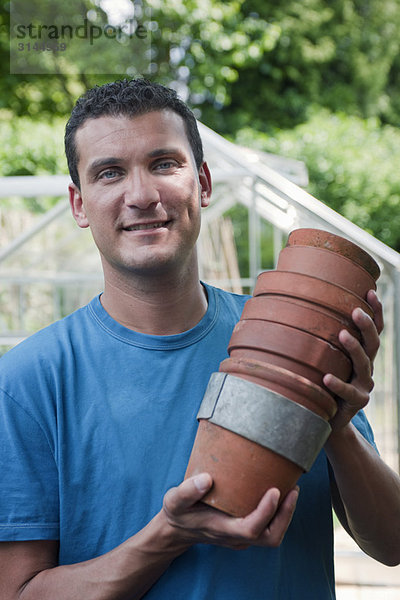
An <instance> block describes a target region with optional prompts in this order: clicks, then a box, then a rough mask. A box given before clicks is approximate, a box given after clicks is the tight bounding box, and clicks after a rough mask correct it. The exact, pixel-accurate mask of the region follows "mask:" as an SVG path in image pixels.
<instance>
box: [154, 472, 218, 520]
mask: <svg viewBox="0 0 400 600" xmlns="http://www.w3.org/2000/svg"><path fill="white" fill-rule="evenodd" d="M212 483H213V481H212V477H211V475H209V474H208V473H200V474H199V475H194V476H193V477H190V478H189V479H185V481H183V482H182V483H181V484H180V485H179V486H178V487H174V488H171V489H170V490H168V492H167V493H166V494H165V496H164V502H163V507H164V510H165V511H166V512H167V513H168V514H170V515H178V514H180V513H182V512H184V511H185V510H186V509H188V508H190V507H191V506H193V505H194V504H196V502H198V501H199V500H201V499H202V497H203V496H204V495H205V494H206V493H207V492H208V491H209V490H210V488H211V486H212Z"/></svg>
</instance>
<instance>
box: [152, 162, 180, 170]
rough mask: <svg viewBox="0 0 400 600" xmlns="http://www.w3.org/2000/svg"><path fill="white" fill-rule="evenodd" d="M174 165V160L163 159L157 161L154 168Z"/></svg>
mask: <svg viewBox="0 0 400 600" xmlns="http://www.w3.org/2000/svg"><path fill="white" fill-rule="evenodd" d="M175 165H176V162H175V161H174V160H164V161H163V162H159V163H158V164H157V165H156V169H161V170H165V169H171V168H172V167H174V166H175Z"/></svg>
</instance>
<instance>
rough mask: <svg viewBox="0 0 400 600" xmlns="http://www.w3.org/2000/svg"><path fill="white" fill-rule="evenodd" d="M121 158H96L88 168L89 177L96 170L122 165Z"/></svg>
mask: <svg viewBox="0 0 400 600" xmlns="http://www.w3.org/2000/svg"><path fill="white" fill-rule="evenodd" d="M122 162H123V161H122V159H121V158H116V157H115V156H110V157H107V158H98V159H97V160H94V161H93V162H92V163H91V165H90V166H89V168H88V173H89V175H94V174H95V172H96V171H97V170H98V169H101V168H103V167H107V166H110V165H120V164H121V163H122Z"/></svg>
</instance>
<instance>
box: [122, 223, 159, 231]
mask: <svg viewBox="0 0 400 600" xmlns="http://www.w3.org/2000/svg"><path fill="white" fill-rule="evenodd" d="M167 223H168V221H164V222H163V223H142V224H138V225H131V226H130V227H124V231H142V230H143V229H160V227H165V226H166V225H167Z"/></svg>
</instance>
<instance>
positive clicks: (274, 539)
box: [264, 487, 299, 547]
mask: <svg viewBox="0 0 400 600" xmlns="http://www.w3.org/2000/svg"><path fill="white" fill-rule="evenodd" d="M298 497H299V488H298V487H296V488H295V489H294V490H291V491H290V492H289V493H288V494H287V495H286V497H285V498H284V500H283V502H282V504H281V505H280V507H279V509H278V512H277V513H276V515H275V517H274V519H273V520H272V521H271V523H270V525H269V527H268V529H267V531H266V532H265V534H264V538H265V539H267V542H268V545H269V546H272V547H278V546H279V545H280V544H281V543H282V540H283V537H284V535H285V533H286V531H287V528H288V527H289V525H290V522H291V520H292V517H293V514H294V511H295V508H296V504H297V500H298Z"/></svg>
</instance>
